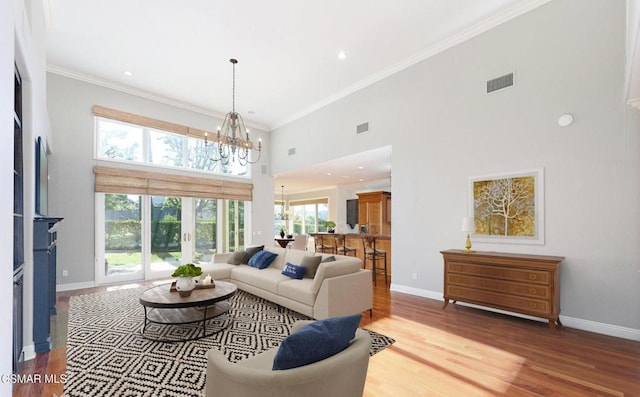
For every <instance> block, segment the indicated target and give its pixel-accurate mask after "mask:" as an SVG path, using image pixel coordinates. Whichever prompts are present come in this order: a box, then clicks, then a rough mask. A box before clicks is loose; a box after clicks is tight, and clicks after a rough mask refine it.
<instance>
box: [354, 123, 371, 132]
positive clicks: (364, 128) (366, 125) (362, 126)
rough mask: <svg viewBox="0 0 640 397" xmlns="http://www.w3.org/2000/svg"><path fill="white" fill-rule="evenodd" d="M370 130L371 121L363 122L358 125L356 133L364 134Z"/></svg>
mask: <svg viewBox="0 0 640 397" xmlns="http://www.w3.org/2000/svg"><path fill="white" fill-rule="evenodd" d="M367 131H369V123H362V124H360V125H357V126H356V134H362V133H363V132H367Z"/></svg>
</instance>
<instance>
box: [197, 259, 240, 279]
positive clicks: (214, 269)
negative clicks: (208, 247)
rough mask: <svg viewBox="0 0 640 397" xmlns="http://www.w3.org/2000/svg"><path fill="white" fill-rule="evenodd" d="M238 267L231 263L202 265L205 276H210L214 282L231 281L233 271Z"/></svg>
mask: <svg viewBox="0 0 640 397" xmlns="http://www.w3.org/2000/svg"><path fill="white" fill-rule="evenodd" d="M235 267H236V265H231V264H229V263H224V262H223V263H208V264H204V265H202V272H203V274H209V275H211V277H212V278H213V279H214V280H229V279H230V278H231V269H234V268H235Z"/></svg>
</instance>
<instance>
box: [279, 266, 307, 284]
mask: <svg viewBox="0 0 640 397" xmlns="http://www.w3.org/2000/svg"><path fill="white" fill-rule="evenodd" d="M306 271H307V268H306V267H304V266H296V265H292V264H291V263H289V262H287V264H286V265H284V268H283V269H282V274H284V275H285V276H288V277H291V278H295V279H296V280H302V277H304V274H305V272H306Z"/></svg>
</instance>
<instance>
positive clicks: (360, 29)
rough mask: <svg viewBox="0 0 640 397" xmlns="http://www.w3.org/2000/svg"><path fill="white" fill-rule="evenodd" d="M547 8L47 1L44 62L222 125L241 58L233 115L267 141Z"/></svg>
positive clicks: (503, 1)
mask: <svg viewBox="0 0 640 397" xmlns="http://www.w3.org/2000/svg"><path fill="white" fill-rule="evenodd" d="M547 1H548V0H395V1H389V0H386V1H382V0H324V1H316V2H307V1H299V0H274V1H262V0H234V1H223V0H217V1H216V0H189V1H175V0H135V1H131V0H91V1H87V0H45V9H46V10H45V13H46V19H47V24H48V36H47V63H48V69H49V71H51V72H54V73H58V74H62V75H66V76H70V77H74V78H78V79H81V80H86V81H90V82H93V83H97V84H102V85H106V86H109V87H112V88H116V89H122V90H124V91H126V92H129V93H134V94H138V95H142V96H145V97H148V98H152V99H157V100H161V101H164V102H167V103H170V104H173V105H176V106H180V107H184V108H187V109H191V110H195V111H199V112H203V113H205V114H210V115H213V116H221V115H224V114H225V113H227V112H228V111H230V110H231V103H232V66H231V63H230V62H229V59H230V58H236V59H238V61H239V63H238V64H237V66H236V96H235V100H236V110H237V111H238V112H239V113H240V114H241V115H242V116H243V117H244V119H245V121H246V122H247V124H248V125H249V126H253V127H257V128H261V129H264V130H267V131H269V130H272V129H275V128H277V127H278V126H280V125H283V124H286V123H287V122H289V121H292V120H295V119H296V118H298V117H301V116H303V115H305V114H307V113H309V112H312V111H314V110H316V109H318V108H320V107H322V106H324V105H326V104H328V103H330V102H332V101H335V100H337V99H339V98H341V97H343V96H345V95H348V94H349V93H351V92H354V91H356V90H357V89H359V88H362V87H365V86H367V85H368V84H371V83H373V82H375V81H377V80H379V79H381V78H384V77H385V76H388V75H390V74H393V73H395V72H397V71H399V70H402V69H403V68H405V67H408V66H410V65H412V64H414V63H416V62H418V61H420V60H422V59H425V58H427V57H429V56H431V55H433V54H436V53H438V52H440V51H442V50H444V49H446V48H449V47H451V46H453V45H455V44H457V43H460V42H462V41H464V40H467V39H469V38H470V37H473V36H474V35H477V34H479V33H482V32H483V31H486V30H487V29H490V28H492V27H494V26H496V25H498V24H500V23H503V22H505V21H507V20H509V19H512V18H514V17H516V16H518V15H520V14H522V13H524V12H527V11H529V10H531V9H533V8H535V7H537V6H539V5H541V4H543V3H545V2H547ZM340 51H343V52H344V53H345V54H346V58H345V59H343V60H340V59H338V53H339V52H340ZM125 71H127V72H131V73H132V74H133V75H132V76H127V75H125V74H124V72H125ZM215 127H216V126H212V129H214V128H215ZM383 152H384V151H383ZM353 165H355V164H349V167H351V166H353ZM372 177H373V176H372ZM276 183H277V182H276Z"/></svg>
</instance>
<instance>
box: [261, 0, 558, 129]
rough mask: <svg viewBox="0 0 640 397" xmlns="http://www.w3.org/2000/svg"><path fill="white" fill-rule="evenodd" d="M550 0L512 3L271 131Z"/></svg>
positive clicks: (319, 103)
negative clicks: (508, 6)
mask: <svg viewBox="0 0 640 397" xmlns="http://www.w3.org/2000/svg"><path fill="white" fill-rule="evenodd" d="M549 1H551V0H528V1H524V2H522V3H518V4H516V5H514V6H513V7H510V8H508V9H506V10H504V11H503V12H501V13H499V14H496V15H493V16H492V17H490V18H487V19H484V20H482V21H480V22H478V23H476V24H475V25H473V26H471V27H469V28H467V29H464V30H463V31H461V32H459V33H458V34H456V35H454V36H452V37H450V38H448V39H446V40H442V41H439V42H438V43H436V44H434V45H433V46H430V47H427V48H425V49H423V50H422V51H420V52H418V53H416V54H415V55H413V56H410V57H408V58H406V59H404V60H402V61H400V62H398V63H396V64H395V65H392V66H390V67H388V68H387V69H384V70H382V71H381V72H379V73H376V74H373V75H371V76H369V77H368V78H366V79H364V80H361V81H360V82H358V83H356V84H353V85H351V86H350V87H347V88H346V89H344V90H342V91H340V92H338V93H336V94H334V95H331V96H329V97H327V98H326V99H324V100H322V101H320V102H317V103H316V104H314V105H312V106H310V107H308V108H307V109H304V110H302V111H300V112H298V113H295V114H294V115H292V116H291V117H289V118H286V119H283V120H281V121H280V122H278V123H276V124H275V125H273V126H271V127H272V130H275V129H277V128H280V127H282V126H284V125H286V124H289V123H291V122H293V121H295V120H297V119H300V118H302V117H304V116H306V115H308V114H311V113H313V112H315V111H317V110H319V109H321V108H323V107H325V106H327V105H330V104H331V103H333V102H336V101H338V100H340V99H342V98H344V97H346V96H348V95H351V94H353V93H354V92H356V91H359V90H361V89H363V88H365V87H368V86H370V85H372V84H374V83H376V82H378V81H380V80H382V79H384V78H386V77H389V76H391V75H393V74H395V73H398V72H400V71H402V70H404V69H406V68H408V67H410V66H413V65H415V64H416V63H418V62H421V61H424V60H425V59H428V58H430V57H432V56H434V55H436V54H439V53H441V52H443V51H445V50H448V49H450V48H451V47H454V46H456V45H458V44H460V43H463V42H465V41H467V40H469V39H471V38H473V37H475V36H478V35H480V34H482V33H484V32H486V31H488V30H490V29H493V28H495V27H496V26H498V25H501V24H503V23H505V22H508V21H510V20H511V19H513V18H516V17H518V16H520V15H522V14H525V13H527V12H529V11H531V10H533V9H535V8H538V7H540V6H541V5H543V4H546V3H548V2H549Z"/></svg>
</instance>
